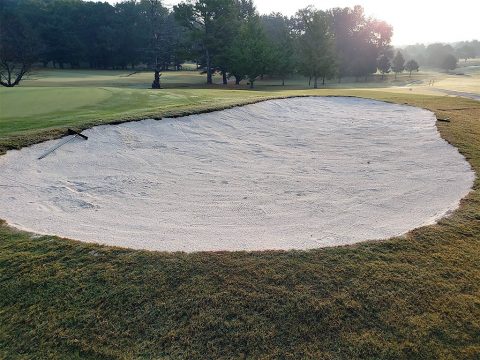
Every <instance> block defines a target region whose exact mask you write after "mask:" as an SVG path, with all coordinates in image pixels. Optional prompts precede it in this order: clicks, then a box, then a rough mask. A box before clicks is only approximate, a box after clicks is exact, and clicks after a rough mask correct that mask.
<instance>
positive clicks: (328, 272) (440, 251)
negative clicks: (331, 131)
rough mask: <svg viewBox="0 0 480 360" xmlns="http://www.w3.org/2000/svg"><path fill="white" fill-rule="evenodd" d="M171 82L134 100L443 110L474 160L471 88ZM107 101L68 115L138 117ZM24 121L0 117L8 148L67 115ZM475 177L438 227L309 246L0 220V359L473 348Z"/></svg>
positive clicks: (477, 272)
mask: <svg viewBox="0 0 480 360" xmlns="http://www.w3.org/2000/svg"><path fill="white" fill-rule="evenodd" d="M19 89H21V88H19ZM180 91H181V90H175V91H174V92H173V94H172V95H169V93H168V92H167V95H168V96H166V97H165V98H163V99H162V100H163V102H161V100H160V98H161V97H162V96H163V94H160V93H159V94H157V95H155V96H157V97H158V98H157V100H158V103H156V101H155V100H152V103H155V104H156V105H155V106H153V107H152V105H151V103H147V104H146V105H145V107H144V109H145V113H149V114H154V115H155V117H156V118H159V117H162V116H164V115H172V114H174V115H180V114H183V113H192V112H196V111H206V110H208V109H214V108H222V107H227V106H231V105H233V104H234V103H244V102H251V101H255V100H258V99H263V98H264V97H267V96H268V97H275V96H294V95H313V94H317V95H329V94H330V95H348V96H360V97H369V98H376V99H379V100H385V101H391V102H396V103H407V104H411V105H414V106H420V107H424V108H428V109H430V110H432V111H435V112H436V113H437V115H438V116H439V117H450V118H451V122H450V123H438V127H439V130H440V132H441V134H442V136H443V137H444V138H445V139H446V140H447V141H449V142H451V143H452V144H454V145H455V146H457V147H458V148H459V150H460V151H461V152H462V153H463V154H464V155H465V156H466V158H467V159H468V160H469V162H470V163H471V164H472V167H473V168H474V169H475V171H476V172H477V174H478V173H479V172H480V123H479V121H478V119H479V115H480V103H479V102H475V101H472V100H466V99H460V98H449V97H432V96H413V95H411V94H391V93H386V92H376V91H375V92H374V91H358V90H357V91H354V90H352V91H349V90H336V91H330V90H324V91H316V92H315V91H293V90H291V91H276V92H270V93H268V92H261V91H256V92H244V91H239V92H238V93H239V94H238V95H237V94H234V93H232V92H231V91H224V94H220V93H217V91H218V92H220V91H221V90H207V89H203V90H201V89H192V90H186V92H185V93H181V92H180ZM202 91H204V93H203V94H202ZM178 94H183V95H182V96H179V97H175V96H173V95H178ZM196 94H197V95H196ZM195 96H200V100H199V99H198V98H195ZM114 98H115V97H114ZM209 99H210V100H209ZM104 106H106V107H107V108H109V110H108V111H106V112H107V114H103V113H102V112H101V108H100V107H99V108H98V110H97V108H95V109H91V110H90V111H98V112H97V113H95V114H94V115H95V116H94V117H93V120H92V119H90V118H88V116H87V115H85V117H84V118H83V117H81V118H80V119H79V118H78V117H75V119H74V118H73V114H74V113H76V112H78V113H79V114H80V115H82V114H83V112H82V111H81V110H78V111H77V110H76V111H72V121H75V122H74V125H75V126H78V127H79V128H82V127H85V126H90V125H92V124H93V123H105V122H112V121H119V120H128V119H133V118H139V117H142V116H143V115H144V114H143V113H142V112H141V111H140V112H138V113H136V111H135V110H129V109H128V107H129V104H128V103H127V104H120V105H118V106H119V108H121V106H125V107H126V110H125V111H124V112H122V111H119V112H118V113H117V115H116V116H115V111H117V109H118V108H115V106H116V105H115V106H114V105H109V103H108V101H105V104H104ZM87 119H88V120H87ZM23 120H24V122H25V124H24V125H23V126H18V128H17V129H16V130H13V131H11V130H6V131H5V130H4V126H3V124H2V126H1V128H0V129H1V131H2V132H3V133H2V135H1V139H0V144H1V146H2V149H3V150H6V149H8V148H17V147H20V146H25V145H27V144H29V143H33V142H37V141H40V140H42V139H45V138H49V137H52V136H57V135H58V134H59V130H58V129H59V128H62V127H63V124H62V123H61V121H60V116H59V118H58V121H57V122H56V123H55V124H48V123H47V124H46V125H45V127H46V129H42V128H41V127H42V124H43V122H41V123H40V124H32V123H29V122H30V121H31V120H32V118H31V117H28V116H26V117H24V118H23ZM19 122H22V121H21V120H19ZM479 185H480V182H479V180H478V179H477V180H476V182H475V185H474V190H473V191H472V192H471V193H470V195H469V196H468V197H467V198H466V199H464V200H463V201H462V204H461V208H460V210H458V211H456V212H455V213H454V214H453V215H452V216H451V217H449V218H446V219H443V220H441V221H440V222H439V224H437V225H434V226H429V227H425V228H421V229H417V230H415V231H412V232H411V233H409V234H408V235H407V236H406V237H403V238H397V239H390V240H386V241H381V242H366V243H362V244H358V245H355V246H350V247H340V248H327V249H320V250H315V251H308V252H303V251H290V252H274V251H271V252H256V253H245V252H237V253H196V254H181V253H176V254H168V253H155V252H146V251H133V250H125V249H116V248H111V247H102V246H96V245H91V244H84V243H80V242H75V241H71V240H64V239H58V238H56V237H52V236H41V237H38V236H32V235H31V234H28V233H25V232H21V231H17V230H15V229H12V228H10V227H8V226H6V225H5V224H4V223H3V224H1V225H0V285H1V286H0V358H2V357H3V358H19V359H21V358H24V359H29V358H62V359H63V358H86V359H88V358H91V359H109V358H159V359H160V358H186V359H192V358H306V357H310V358H325V359H329V358H330V359H338V358H345V359H350V358H375V359H379V358H424V359H438V358H445V359H449V358H464V359H469V358H470V359H477V358H478V357H479V356H480V186H479ZM439 196H441V194H439ZM239 236H241V234H239Z"/></svg>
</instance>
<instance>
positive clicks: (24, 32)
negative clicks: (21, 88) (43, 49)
mask: <svg viewBox="0 0 480 360" xmlns="http://www.w3.org/2000/svg"><path fill="white" fill-rule="evenodd" d="M39 48H40V43H39V41H38V39H37V37H36V36H35V33H34V32H33V31H32V29H31V28H29V26H28V24H27V23H26V22H25V21H23V20H22V19H21V18H20V17H18V16H16V15H15V14H10V13H8V12H7V11H2V14H1V16H0V84H1V85H2V86H5V87H14V86H16V85H18V84H19V83H20V81H21V80H22V79H23V77H24V76H25V75H26V74H27V73H28V72H29V71H30V69H31V67H32V64H33V63H34V62H35V61H36V60H37V59H38V56H39Z"/></svg>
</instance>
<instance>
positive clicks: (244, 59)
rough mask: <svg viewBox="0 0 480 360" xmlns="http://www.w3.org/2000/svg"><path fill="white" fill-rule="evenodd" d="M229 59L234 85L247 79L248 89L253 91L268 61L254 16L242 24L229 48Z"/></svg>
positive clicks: (261, 32) (261, 35)
mask: <svg viewBox="0 0 480 360" xmlns="http://www.w3.org/2000/svg"><path fill="white" fill-rule="evenodd" d="M230 57H231V59H232V63H231V73H232V75H234V76H235V78H236V83H237V84H239V83H240V81H241V80H242V79H243V78H245V77H247V79H248V81H249V82H250V88H251V89H253V87H254V83H255V80H256V79H257V78H258V77H259V76H260V75H262V73H263V71H264V69H265V66H266V63H267V61H268V57H267V41H266V38H265V34H264V32H263V28H262V26H261V24H260V19H259V17H258V16H257V15H256V14H255V15H253V16H249V18H248V19H247V20H246V22H245V23H243V24H242V26H241V29H240V32H239V34H238V36H237V38H236V39H235V41H234V43H233V45H232V47H231V51H230Z"/></svg>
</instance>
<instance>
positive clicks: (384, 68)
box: [378, 55, 391, 80]
mask: <svg viewBox="0 0 480 360" xmlns="http://www.w3.org/2000/svg"><path fill="white" fill-rule="evenodd" d="M390 67H391V64H390V59H389V58H388V56H386V55H382V56H380V58H379V59H378V70H379V71H380V73H381V74H382V80H383V77H384V75H385V74H388V73H389V72H390Z"/></svg>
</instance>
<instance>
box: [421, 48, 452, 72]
mask: <svg viewBox="0 0 480 360" xmlns="http://www.w3.org/2000/svg"><path fill="white" fill-rule="evenodd" d="M426 54H427V64H428V65H430V66H433V67H436V68H442V69H443V68H444V66H443V65H444V64H443V61H444V59H445V58H446V57H447V55H454V54H455V50H454V49H453V47H452V46H451V45H445V44H440V43H435V44H430V45H428V47H427V49H426Z"/></svg>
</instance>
